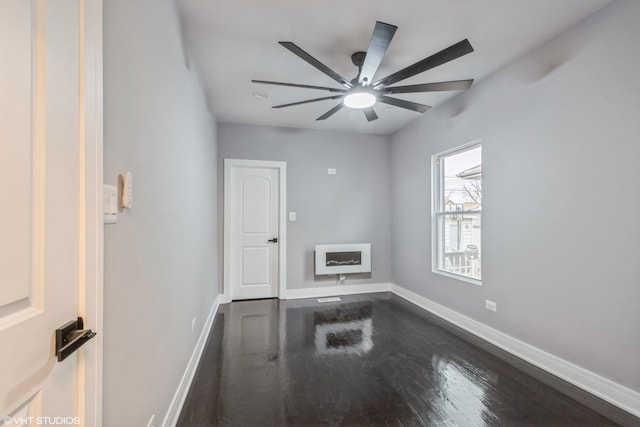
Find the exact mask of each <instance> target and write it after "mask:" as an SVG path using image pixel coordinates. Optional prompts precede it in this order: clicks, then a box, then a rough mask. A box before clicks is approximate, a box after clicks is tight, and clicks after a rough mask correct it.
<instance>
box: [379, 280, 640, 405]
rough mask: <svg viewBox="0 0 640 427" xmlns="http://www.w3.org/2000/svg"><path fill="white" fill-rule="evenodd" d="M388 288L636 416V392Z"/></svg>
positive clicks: (408, 293) (427, 301)
mask: <svg viewBox="0 0 640 427" xmlns="http://www.w3.org/2000/svg"><path fill="white" fill-rule="evenodd" d="M391 292H393V293H394V294H396V295H398V296H399V297H401V298H404V299H405V300H407V301H409V302H411V303H413V304H415V305H417V306H418V307H420V308H423V309H424V310H426V311H428V312H430V313H432V314H434V315H436V316H438V317H440V318H442V319H444V320H446V321H447V322H449V323H452V324H454V325H456V326H458V327H460V328H462V329H464V330H465V331H467V332H470V333H472V334H473V335H475V336H477V337H479V338H481V339H483V340H484V341H487V342H489V343H491V344H493V345H495V346H496V347H498V348H501V349H502V350H504V351H506V352H508V353H511V354H513V355H514V356H516V357H518V358H520V359H522V360H524V361H526V362H528V363H530V364H532V365H534V366H537V367H538V368H541V369H543V370H545V371H547V372H549V373H551V374H552V375H555V376H556V377H558V378H561V379H563V380H565V381H567V382H569V383H571V384H573V385H575V386H577V387H579V388H581V389H583V390H585V391H587V392H589V393H591V394H593V395H594V396H597V397H599V398H601V399H603V400H605V401H607V402H609V403H611V404H613V405H615V406H617V407H619V408H621V409H623V410H625V411H627V412H629V413H631V414H633V415H635V416H638V417H640V393H638V392H636V391H634V390H631V389H629V388H627V387H624V386H622V385H620V384H618V383H615V382H613V381H611V380H609V379H606V378H604V377H602V376H600V375H598V374H596V373H593V372H591V371H588V370H586V369H584V368H581V367H579V366H577V365H574V364H573V363H571V362H568V361H566V360H564V359H561V358H559V357H557V356H554V355H553V354H550V353H547V352H545V351H544V350H541V349H539V348H537V347H534V346H532V345H530V344H527V343H525V342H523V341H520V340H518V339H516V338H514V337H512V336H509V335H507V334H505V333H503V332H500V331H498V330H497V329H493V328H491V327H489V326H487V325H485V324H483V323H480V322H478V321H477V320H474V319H471V318H469V317H467V316H465V315H463V314H460V313H458V312H456V311H454V310H451V309H450V308H447V307H445V306H443V305H440V304H438V303H436V302H434V301H431V300H430V299H428V298H425V297H423V296H420V295H418V294H416V293H414V292H411V291H409V290H407V289H405V288H402V287H400V286H397V285H394V284H392V285H391Z"/></svg>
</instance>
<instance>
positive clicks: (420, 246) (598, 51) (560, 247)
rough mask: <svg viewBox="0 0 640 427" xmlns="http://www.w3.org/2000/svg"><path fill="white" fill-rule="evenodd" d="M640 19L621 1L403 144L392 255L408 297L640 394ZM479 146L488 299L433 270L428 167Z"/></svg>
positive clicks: (396, 143)
mask: <svg viewBox="0 0 640 427" xmlns="http://www.w3.org/2000/svg"><path fill="white" fill-rule="evenodd" d="M638 16H640V2H636V1H631V0H620V1H617V2H614V3H613V4H612V5H610V6H608V7H606V8H604V9H603V10H601V11H600V12H598V13H596V14H595V15H593V16H592V17H590V18H588V19H587V20H585V21H583V22H582V23H580V24H579V25H578V26H577V27H574V28H573V29H571V30H570V31H568V32H566V33H564V34H562V35H560V36H559V37H558V38H556V39H554V40H552V41H551V42H549V43H547V44H546V45H544V46H542V47H540V48H538V49H536V50H534V51H533V52H531V53H529V54H527V55H525V56H523V57H521V58H520V59H519V60H517V61H516V62H514V63H512V64H511V65H509V66H507V67H506V68H504V69H503V70H501V71H499V72H498V73H496V74H494V75H493V76H491V77H489V78H488V79H486V80H484V81H482V82H480V83H479V84H477V85H476V86H475V87H473V88H472V89H471V90H469V91H468V92H466V93H465V94H463V95H461V96H459V97H456V98H454V99H453V100H452V101H450V102H449V103H446V104H444V105H442V106H440V107H439V108H436V109H434V110H432V111H430V112H429V113H427V114H425V115H424V117H422V118H421V119H420V120H419V121H417V122H414V124H413V125H411V126H409V127H408V128H405V129H403V130H401V131H399V132H398V133H397V134H395V135H393V137H392V144H391V165H392V166H391V168H392V200H391V201H392V206H393V216H392V218H393V219H392V229H391V234H392V236H393V237H392V246H391V247H392V251H391V253H392V254H393V258H392V271H393V273H392V275H393V278H394V281H395V282H396V283H397V284H398V285H400V286H403V287H405V288H408V289H410V290H413V291H415V292H416V293H418V294H420V295H423V296H425V297H427V298H429V299H431V300H433V301H436V302H438V303H440V304H443V305H445V306H447V307H450V308H452V309H454V310H456V311H458V312H460V313H463V314H465V315H467V316H469V317H471V318H474V319H476V320H478V321H480V322H482V323H485V324H487V325H489V326H492V327H494V328H496V329H498V330H501V331H503V332H505V333H507V334H509V335H511V336H513V337H516V338H518V339H520V340H523V341H525V342H527V343H530V344H532V345H534V346H536V347H538V348H541V349H543V350H546V351H548V352H549V353H552V354H554V355H556V356H559V357H561V358H563V359H565V360H568V361H571V362H573V363H575V364H577V365H579V366H582V367H584V368H586V369H588V370H590V371H593V372H596V373H598V374H601V375H602V376H604V377H606V378H609V379H611V380H613V381H615V382H617V383H619V384H622V385H625V386H627V387H629V388H631V389H634V390H637V391H640V368H639V365H638V360H640V333H639V332H638V325H639V324H640V308H639V305H638V302H639V301H640V262H639V259H638V258H639V257H640V234H639V231H638V230H640V215H639V214H638V212H640V198H639V197H638V189H637V186H638V184H640V167H638V162H639V159H640V143H639V141H638V135H640V120H639V117H640V102H639V100H640V80H639V79H638V76H639V75H640V55H638V46H637V42H638V40H640V26H638V24H637V19H638ZM475 54H477V55H481V54H482V52H481V51H479V52H477V53H475ZM477 138H482V139H483V140H484V144H483V180H484V182H483V190H484V199H483V210H484V213H483V219H482V221H483V224H482V232H483V237H482V247H483V284H482V286H481V287H480V286H475V285H472V284H469V283H465V282H461V281H457V280H454V279H449V278H446V277H443V276H440V275H436V274H433V273H432V272H431V266H430V264H431V263H430V260H431V247H430V241H431V230H430V212H431V211H430V188H431V182H430V178H431V177H430V163H429V162H430V156H431V155H432V154H434V153H437V152H439V151H442V150H444V149H447V148H451V147H455V146H458V145H461V144H463V143H466V142H469V141H472V140H475V139H477ZM485 298H488V299H491V300H494V301H496V302H497V304H498V311H497V313H492V312H489V311H487V310H485V309H484V300H485Z"/></svg>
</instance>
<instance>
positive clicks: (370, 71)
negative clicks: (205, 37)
mask: <svg viewBox="0 0 640 427" xmlns="http://www.w3.org/2000/svg"><path fill="white" fill-rule="evenodd" d="M397 29H398V27H396V26H395V25H390V24H385V23H384V22H380V21H376V26H375V27H374V28H373V34H371V41H370V42H369V48H368V49H367V55H366V56H365V58H364V63H363V64H362V70H361V71H360V76H359V77H358V83H360V84H361V85H363V86H368V85H369V84H371V82H372V81H373V76H374V75H375V74H376V71H377V70H378V67H379V66H380V63H381V62H382V58H383V57H384V54H385V52H386V51H387V48H388V47H389V43H391V39H392V38H393V35H394V34H395V33H396V30H397Z"/></svg>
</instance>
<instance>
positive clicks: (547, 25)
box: [178, 0, 611, 135]
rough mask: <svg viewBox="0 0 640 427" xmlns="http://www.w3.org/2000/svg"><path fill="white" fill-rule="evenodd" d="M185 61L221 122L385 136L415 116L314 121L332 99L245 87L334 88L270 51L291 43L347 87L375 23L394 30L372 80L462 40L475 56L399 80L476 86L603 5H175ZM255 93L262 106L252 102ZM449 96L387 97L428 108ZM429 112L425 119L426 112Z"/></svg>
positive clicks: (261, 0) (187, 0)
mask: <svg viewBox="0 0 640 427" xmlns="http://www.w3.org/2000/svg"><path fill="white" fill-rule="evenodd" d="M178 1H179V10H180V13H181V16H182V21H183V22H182V25H183V31H184V38H185V44H186V46H187V49H188V52H189V57H190V58H191V59H192V60H193V61H194V62H195V63H196V64H197V68H198V69H199V71H200V73H201V75H202V76H201V77H202V79H203V82H204V85H205V89H206V92H207V97H208V102H209V105H210V107H211V110H212V112H213V113H214V114H215V116H216V118H217V120H218V121H220V122H231V123H247V124H261V125H272V126H287V127H296V128H307V129H325V130H341V131H356V132H364V133H376V134H387V135H388V134H391V133H393V132H395V131H397V130H398V129H400V128H402V127H403V126H405V125H407V124H408V123H409V122H411V121H412V120H415V119H416V118H417V117H419V116H420V114H419V113H415V112H412V111H408V110H403V109H399V108H395V107H393V108H391V109H385V108H384V105H383V104H381V105H377V106H376V112H377V114H378V116H379V119H378V120H376V121H373V122H370V123H369V122H367V120H366V119H365V117H364V114H363V113H362V111H359V110H350V109H348V108H343V109H342V110H340V111H338V112H337V113H336V114H335V115H333V116H332V117H330V118H329V119H327V120H325V121H322V122H317V121H316V120H315V119H316V118H317V117H319V116H320V115H322V114H323V113H325V112H326V111H328V110H329V109H330V108H332V107H333V106H334V105H336V104H337V102H339V101H336V100H328V101H320V102H316V103H312V104H306V105H300V106H294V107H289V108H283V109H272V108H271V106H272V105H277V104H283V103H288V102H296V101H302V100H306V99H312V98H320V97H324V96H330V95H331V93H329V92H324V91H317V90H311V89H297V88H288V87H282V86H267V85H261V84H255V83H251V79H258V80H273V81H280V82H289V83H300V84H310V85H319V86H330V87H336V88H340V86H339V85H338V83H336V82H335V81H333V80H332V79H330V78H329V77H327V76H326V75H324V74H323V73H321V72H320V71H318V70H317V69H315V68H313V67H312V66H311V65H309V64H307V63H306V62H304V61H303V60H302V59H300V58H298V57H297V56H295V55H294V54H293V53H291V52H289V51H288V50H286V49H285V48H283V47H282V46H280V45H279V44H278V42H279V41H291V42H294V43H295V44H297V45H298V46H300V47H301V48H302V49H304V50H305V51H307V52H308V53H309V54H311V55H312V56H314V57H315V58H317V59H318V60H320V61H321V62H323V63H324V64H326V65H327V66H328V67H330V68H332V69H333V70H335V71H336V72H338V73H339V74H341V75H343V76H344V77H346V78H347V79H351V78H353V77H355V75H356V73H357V68H356V67H355V66H354V65H353V64H352V63H351V58H350V57H351V54H352V53H354V52H356V51H359V50H363V51H364V50H366V49H367V47H368V45H369V39H370V37H371V32H372V31H373V26H374V24H375V21H376V20H379V21H383V22H387V23H389V24H393V25H396V26H398V31H397V32H396V34H395V37H394V38H393V41H392V42H391V45H390V47H389V49H388V51H387V54H386V55H385V57H384V60H383V61H382V64H381V66H380V68H379V69H378V72H377V73H376V79H379V78H381V77H384V76H386V75H388V74H391V73H393V72H395V71H397V70H399V69H401V68H404V67H406V66H408V65H411V64H413V63H414V62H417V61H419V60H421V59H423V58H425V57H427V56H430V55H432V54H433V53H436V52H438V51H440V50H441V49H444V48H446V47H448V46H450V45H452V44H454V43H456V42H458V41H460V40H463V39H465V38H468V39H469V41H470V42H471V44H472V45H473V47H474V49H475V52H473V53H471V54H469V55H466V56H464V57H462V58H459V59H456V60H454V61H452V62H449V63H447V64H444V65H442V66H440V67H437V68H434V69H432V70H429V71H427V72H425V73H422V74H419V75H418V76H415V77H412V78H410V79H407V80H404V81H402V82H399V83H398V85H400V84H402V85H405V84H416V83H429V82H438V81H446V80H460V79H469V78H472V79H475V80H476V81H478V80H481V79H482V78H484V77H486V76H487V75H489V74H491V73H492V72H494V71H495V70H497V69H499V68H500V67H502V66H504V65H506V64H507V63H509V62H511V61H512V60H514V59H515V58H517V57H518V56H519V55H521V54H522V53H524V52H527V51H528V50H531V49H532V48H534V47H536V46H538V45H540V44H541V43H543V42H544V41H546V40H548V39H550V38H551V37H553V36H554V35H556V34H558V33H559V32H561V31H562V30H564V29H567V28H569V27H571V26H573V25H574V24H575V23H577V22H578V21H580V20H581V19H583V18H585V17H586V16H588V15H590V14H592V13H593V12H595V11H596V10H597V9H599V8H600V7H602V6H604V5H605V4H607V3H609V2H610V1H611V0H535V1H532V0H448V1H445V0H397V1H393V0H386V1H382V0H324V1H317V0H316V1H311V0H233V1H223V0H178ZM255 91H263V92H266V93H267V94H268V96H269V98H268V99H262V100H261V99H256V98H255V97H254V96H253V93H254V92H255ZM456 94H457V92H439V93H423V94H406V95H405V94H402V95H395V96H396V97H398V98H404V99H408V100H412V101H416V102H420V103H424V104H427V105H432V106H435V105H437V104H439V103H441V102H443V101H445V100H446V99H449V98H450V97H452V96H455V95H456ZM425 114H429V112H427V113H425Z"/></svg>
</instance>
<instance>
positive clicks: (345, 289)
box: [286, 283, 393, 299]
mask: <svg viewBox="0 0 640 427" xmlns="http://www.w3.org/2000/svg"><path fill="white" fill-rule="evenodd" d="M392 286H393V285H392V284H391V283H365V284H362V285H341V286H323V287H317V288H304V289H287V293H286V299H302V298H324V297H331V296H338V295H357V294H370V293H374V292H389V291H390V290H391V287H392Z"/></svg>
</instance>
